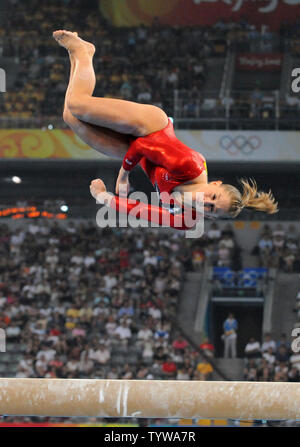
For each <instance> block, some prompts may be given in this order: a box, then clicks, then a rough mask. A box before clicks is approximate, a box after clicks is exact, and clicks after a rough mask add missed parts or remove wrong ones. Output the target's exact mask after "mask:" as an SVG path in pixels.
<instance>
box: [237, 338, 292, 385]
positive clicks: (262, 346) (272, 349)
mask: <svg viewBox="0 0 300 447" xmlns="http://www.w3.org/2000/svg"><path fill="white" fill-rule="evenodd" d="M244 354H245V370H244V380H247V381H262V382H299V381H300V356H299V354H297V353H295V352H293V351H292V349H291V345H290V343H289V342H288V340H287V337H286V335H285V334H282V335H281V337H280V339H279V340H278V341H275V340H273V339H272V336H271V334H270V333H267V334H265V335H264V339H263V341H262V343H260V342H259V341H258V340H256V339H255V338H254V337H251V338H250V339H249V342H248V343H247V344H246V346H245V351H244Z"/></svg>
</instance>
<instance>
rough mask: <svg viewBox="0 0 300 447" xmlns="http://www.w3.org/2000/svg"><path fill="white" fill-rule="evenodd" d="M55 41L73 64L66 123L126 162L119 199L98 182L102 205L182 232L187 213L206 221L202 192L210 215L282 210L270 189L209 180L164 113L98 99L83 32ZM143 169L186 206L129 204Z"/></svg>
mask: <svg viewBox="0 0 300 447" xmlns="http://www.w3.org/2000/svg"><path fill="white" fill-rule="evenodd" d="M53 37H54V39H55V40H56V41H57V42H58V43H59V44H60V45H61V46H63V47H64V48H66V49H67V50H68V52H69V57H70V63H71V69H70V79H69V85H68V88H67V91H66V96H65V105H64V112H63V118H64V121H65V122H66V123H67V124H68V125H69V126H70V127H71V128H72V129H73V131H74V132H75V133H76V134H77V135H78V136H79V137H80V138H81V139H82V140H83V141H85V142H86V143H87V144H88V145H89V146H91V147H92V148H93V149H95V150H97V151H99V152H101V153H103V154H105V155H108V156H109V157H114V158H119V159H122V160H123V163H122V166H121V169H120V172H119V175H118V179H117V183H116V191H115V192H116V194H117V195H113V194H111V193H108V192H107V191H106V187H105V185H104V183H103V181H102V180H101V179H96V180H93V181H92V182H91V185H90V191H91V194H92V196H93V197H94V198H96V199H97V201H98V202H100V203H103V204H104V203H105V204H106V205H107V206H110V207H112V208H114V209H116V210H118V211H119V212H123V213H129V212H130V211H131V210H132V208H134V207H135V206H136V205H137V204H139V206H138V210H139V212H138V216H137V217H139V218H141V219H145V220H148V221H152V222H156V223H158V224H161V222H162V219H163V218H164V216H165V215H166V214H167V215H168V217H169V223H170V226H172V227H174V228H177V229H183V230H185V229H187V228H190V227H189V226H187V225H186V223H185V219H184V216H185V213H186V212H187V210H188V209H189V212H192V217H193V219H196V221H197V219H198V218H199V213H198V211H197V210H198V209H199V208H198V207H197V206H196V205H197V198H198V197H199V194H197V193H203V195H201V200H202V202H204V205H203V203H202V205H203V209H204V215H205V216H209V215H215V216H217V215H222V214H223V215H224V214H226V215H228V216H230V217H236V216H237V215H238V214H239V213H240V211H241V210H242V209H243V208H244V207H252V208H255V209H256V210H259V211H265V212H267V213H270V214H273V213H275V212H277V203H276V202H275V200H274V197H273V195H272V193H271V191H269V192H268V193H264V192H258V190H257V185H256V183H255V181H254V180H250V182H249V181H247V180H244V179H241V185H242V189H243V190H242V193H241V192H240V191H239V190H238V189H237V188H235V187H234V186H231V185H226V184H223V183H222V182H221V181H213V182H208V179H207V168H206V162H205V158H204V157H203V156H202V155H201V154H199V153H198V152H196V151H194V150H192V149H190V148H189V147H187V146H186V145H184V144H183V143H182V142H181V141H179V140H178V139H177V138H176V136H175V133H174V129H173V125H172V122H171V121H170V120H169V119H168V117H167V115H166V114H165V112H164V111H163V110H161V109H160V108H158V107H156V106H153V105H150V104H139V103H135V102H131V101H125V100H120V99H113V98H96V97H94V96H92V95H93V91H94V88H95V83H96V81H95V73H94V68H93V62H92V60H93V56H94V53H95V47H94V45H93V44H91V43H89V42H86V41H84V40H82V39H81V38H79V37H78V35H77V33H73V32H70V31H65V30H59V31H55V32H54V33H53ZM137 164H139V165H140V166H141V167H142V168H143V170H144V171H145V173H146V174H147V176H148V177H149V179H150V181H151V182H152V184H153V186H154V187H155V189H156V190H157V192H158V193H159V194H160V198H161V197H162V196H163V195H164V194H162V193H169V194H174V193H176V194H179V195H180V197H184V199H183V200H184V206H183V205H182V203H183V202H182V201H181V203H180V201H178V200H176V199H174V201H171V202H170V200H169V201H168V200H166V202H165V203H164V199H161V200H160V205H161V206H159V207H156V209H155V211H157V212H154V213H153V207H154V205H148V204H143V203H140V202H138V201H134V200H130V199H127V198H126V195H127V193H128V187H129V181H128V175H129V172H130V171H131V170H132V169H133V168H134V166H136V165H137ZM121 185H122V188H121V187H120V186H121ZM124 191H125V194H124ZM187 192H189V193H191V194H189V195H188V196H189V197H190V199H189V201H188V202H187V201H186V195H187V194H184V193H187ZM177 197H178V196H177ZM176 205H177V206H176ZM201 217H203V213H202V216H201Z"/></svg>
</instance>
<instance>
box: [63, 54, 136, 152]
mask: <svg viewBox="0 0 300 447" xmlns="http://www.w3.org/2000/svg"><path fill="white" fill-rule="evenodd" d="M69 56H70V63H71V68H70V79H69V85H68V88H67V91H66V96H65V104H64V113H63V118H64V121H65V123H66V124H68V126H70V127H71V129H72V130H73V131H74V132H75V133H76V134H77V135H78V136H79V137H80V138H81V139H82V140H83V141H84V142H85V143H87V144H88V145H89V146H91V147H92V148H93V149H95V150H96V151H98V152H101V153H103V154H105V155H108V156H109V157H113V158H119V159H123V158H124V156H125V154H126V152H127V149H128V147H129V136H128V135H124V134H120V133H117V132H115V131H113V130H111V129H106V128H103V127H98V126H95V125H93V124H88V123H85V122H83V121H81V120H79V119H77V118H76V117H75V116H74V115H72V113H71V112H70V109H69V108H68V99H69V96H70V92H71V90H72V79H73V75H74V69H75V60H74V57H73V56H72V54H70V53H69Z"/></svg>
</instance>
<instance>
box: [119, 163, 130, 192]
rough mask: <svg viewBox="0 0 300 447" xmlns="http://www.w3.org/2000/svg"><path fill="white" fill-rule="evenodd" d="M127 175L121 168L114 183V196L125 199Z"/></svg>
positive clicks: (127, 188)
mask: <svg viewBox="0 0 300 447" xmlns="http://www.w3.org/2000/svg"><path fill="white" fill-rule="evenodd" d="M128 175H129V173H128V172H127V171H125V169H123V167H121V169H120V171H119V175H118V178H117V182H116V194H118V195H119V196H120V197H127V196H128V192H129V179H128Z"/></svg>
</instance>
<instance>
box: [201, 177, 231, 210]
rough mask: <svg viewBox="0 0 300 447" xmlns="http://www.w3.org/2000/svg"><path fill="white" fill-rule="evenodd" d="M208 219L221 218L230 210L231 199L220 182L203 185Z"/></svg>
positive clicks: (202, 189)
mask: <svg viewBox="0 0 300 447" xmlns="http://www.w3.org/2000/svg"><path fill="white" fill-rule="evenodd" d="M201 192H203V194H204V212H205V216H206V217H210V216H212V217H221V216H223V215H225V214H226V213H227V212H228V211H229V209H230V197H229V194H228V193H227V191H225V190H224V188H223V187H222V182H221V181H220V180H218V181H214V182H210V183H207V184H203V185H201Z"/></svg>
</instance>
